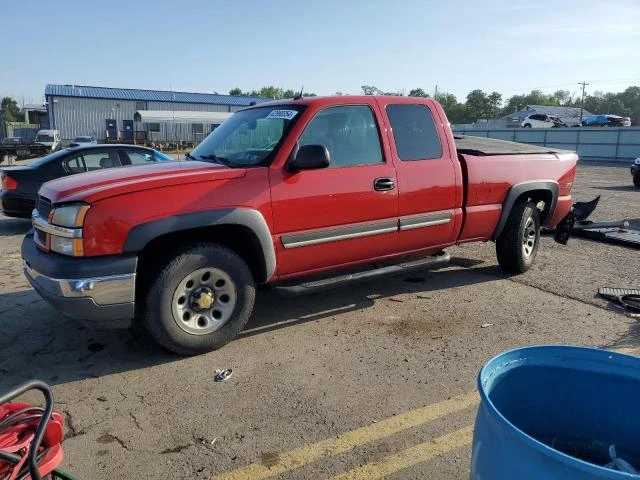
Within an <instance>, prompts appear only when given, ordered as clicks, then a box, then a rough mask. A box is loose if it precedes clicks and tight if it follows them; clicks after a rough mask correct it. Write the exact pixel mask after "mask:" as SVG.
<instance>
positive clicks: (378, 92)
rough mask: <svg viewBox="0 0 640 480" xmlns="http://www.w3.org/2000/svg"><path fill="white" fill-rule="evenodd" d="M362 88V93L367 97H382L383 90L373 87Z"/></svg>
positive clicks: (363, 86) (364, 86)
mask: <svg viewBox="0 0 640 480" xmlns="http://www.w3.org/2000/svg"><path fill="white" fill-rule="evenodd" d="M360 88H362V93H364V94H365V95H382V90H380V89H379V88H378V87H374V86H373V85H362V87H360Z"/></svg>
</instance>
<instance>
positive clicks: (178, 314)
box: [143, 243, 255, 355]
mask: <svg viewBox="0 0 640 480" xmlns="http://www.w3.org/2000/svg"><path fill="white" fill-rule="evenodd" d="M155 278H156V280H155V281H153V283H152V284H151V285H150V287H149V289H148V293H147V295H146V298H145V299H143V301H145V302H146V304H145V308H144V313H143V321H144V324H145V327H146V328H147V330H148V331H149V333H150V334H151V336H152V337H153V338H154V339H155V340H156V341H157V342H158V343H160V344H161V345H162V346H163V347H165V348H167V349H168V350H171V351H172V352H175V353H178V354H181V355H196V354H199V353H204V352H208V351H211V350H215V349H217V348H219V347H221V346H223V345H225V344H226V343H228V342H229V341H231V340H232V339H233V338H234V337H235V336H236V335H238V333H239V332H240V331H241V330H242V328H243V327H244V326H245V324H246V323H247V321H248V320H249V317H250V316H251V312H252V311H253V305H254V302H255V283H254V280H253V277H252V275H251V271H250V270H249V267H248V266H247V265H246V263H245V262H244V261H243V260H242V259H241V258H240V257H239V256H238V255H236V254H235V253H234V252H233V251H231V250H229V249H227V248H225V247H222V246H220V245H214V244H207V243H198V244H194V245H192V246H189V247H186V248H184V249H183V250H181V251H179V252H178V253H177V254H176V255H175V257H173V258H172V259H171V260H169V261H168V262H167V263H166V264H165V265H164V266H163V267H162V268H161V270H160V272H159V274H158V275H157V276H156V277H155Z"/></svg>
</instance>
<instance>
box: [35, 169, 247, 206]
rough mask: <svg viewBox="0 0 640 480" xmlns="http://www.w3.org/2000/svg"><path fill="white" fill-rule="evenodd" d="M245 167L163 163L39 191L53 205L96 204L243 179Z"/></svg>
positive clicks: (67, 180)
mask: <svg viewBox="0 0 640 480" xmlns="http://www.w3.org/2000/svg"><path fill="white" fill-rule="evenodd" d="M246 173H247V170H246V169H244V168H228V167H226V166H224V165H218V164H212V163H207V162H198V161H184V162H160V163H152V164H148V165H136V166H130V167H119V168H109V169H105V170H100V171H95V172H88V173H81V174H77V175H71V176H69V177H64V178H58V179H56V180H52V181H50V182H47V183H45V184H44V185H43V186H42V188H41V189H40V191H39V192H38V193H39V194H40V195H42V196H43V197H46V198H48V199H49V200H50V201H51V202H52V203H54V204H55V203H63V202H80V201H82V202H87V203H93V202H97V201H99V200H102V199H104V198H107V197H114V196H116V195H123V194H127V193H131V192H136V191H141V190H149V189H153V188H160V187H169V186H172V185H180V184H185V183H196V182H210V181H215V180H227V179H233V178H240V177H244V176H245V175H246Z"/></svg>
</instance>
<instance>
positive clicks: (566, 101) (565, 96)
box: [551, 90, 572, 106]
mask: <svg viewBox="0 0 640 480" xmlns="http://www.w3.org/2000/svg"><path fill="white" fill-rule="evenodd" d="M551 96H552V97H553V99H554V100H555V101H556V102H557V103H558V105H562V106H568V105H570V104H571V100H572V98H571V93H570V92H569V90H556V91H555V92H553V94H552V95H551Z"/></svg>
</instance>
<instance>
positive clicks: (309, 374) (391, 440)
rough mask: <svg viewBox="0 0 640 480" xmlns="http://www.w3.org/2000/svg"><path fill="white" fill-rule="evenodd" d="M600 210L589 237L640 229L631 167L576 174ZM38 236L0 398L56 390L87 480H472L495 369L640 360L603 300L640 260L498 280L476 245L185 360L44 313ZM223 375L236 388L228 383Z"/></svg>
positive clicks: (9, 239) (543, 259)
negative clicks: (612, 225)
mask: <svg viewBox="0 0 640 480" xmlns="http://www.w3.org/2000/svg"><path fill="white" fill-rule="evenodd" d="M596 195H602V200H601V202H600V205H599V207H598V209H597V210H596V212H595V213H594V215H593V216H592V219H594V220H620V219H624V218H627V219H630V220H632V221H633V226H634V227H636V228H640V191H638V190H637V189H635V188H634V187H633V186H632V183H631V176H630V175H629V170H628V167H627V165H626V164H623V165H621V166H612V165H607V164H596V163H581V164H580V165H579V168H578V175H577V178H576V182H575V188H574V198H575V199H577V200H590V199H592V198H593V197H595V196H596ZM29 228H30V225H29V222H28V221H22V220H13V219H8V218H5V217H1V216H0V278H1V285H2V289H1V292H0V328H1V331H2V336H1V337H0V351H2V355H1V356H0V375H1V376H0V378H1V379H2V380H1V382H0V387H1V388H0V391H5V390H7V389H8V388H9V387H11V386H15V385H17V384H19V383H21V382H23V381H25V380H27V379H30V378H39V379H42V380H44V381H46V382H48V383H49V384H51V385H52V386H53V390H54V394H55V397H56V405H57V410H59V411H62V412H64V414H65V416H66V420H67V423H66V429H67V438H66V439H65V441H64V443H63V447H64V452H65V460H64V462H63V466H64V469H65V470H68V471H70V472H71V473H73V474H74V475H76V476H77V477H78V478H83V479H110V478H196V479H209V478H212V477H215V476H220V478H224V479H243V478H271V477H274V478H284V479H302V478H397V479H410V478H434V479H436V478H437V479H460V478H467V476H468V471H469V465H470V453H471V448H470V442H471V435H472V429H473V421H474V415H475V408H476V405H477V395H476V394H475V391H476V375H477V372H478V369H479V368H480V367H481V366H482V365H483V364H484V363H486V361H487V360H489V359H490V358H491V357H492V356H494V355H496V354H498V353H500V352H502V351H504V350H506V349H509V348H513V347H518V346H523V345H532V344H548V343H562V344H579V345H591V346H596V347H603V348H612V349H618V350H621V351H626V352H630V353H634V351H635V349H636V348H639V347H640V326H639V324H638V320H637V319H635V318H633V317H631V316H629V315H627V314H625V313H624V312H623V311H622V310H620V309H618V308H617V307H615V306H613V305H611V304H610V303H609V302H607V301H605V300H603V299H601V298H598V297H597V295H596V292H597V290H598V288H599V287H603V286H610V287H620V288H640V273H639V272H640V255H638V251H637V250H631V249H628V248H624V247H620V246H615V245H609V244H604V243H597V242H592V241H586V240H581V239H577V238H573V239H571V240H570V241H569V244H568V245H567V246H562V245H558V244H556V243H554V242H553V239H552V238H551V237H549V236H546V237H545V238H544V239H543V241H542V244H541V247H540V250H539V252H538V258H537V260H536V263H535V265H534V267H533V268H532V269H531V270H530V271H529V272H527V273H526V274H523V275H520V276H514V277H508V276H506V275H504V274H503V273H501V271H500V270H499V268H498V266H497V261H496V259H495V250H494V245H493V244H492V243H486V244H469V245H465V246H461V247H456V248H452V249H451V250H450V251H449V252H450V253H451V255H452V258H453V260H452V262H451V264H450V266H448V267H447V268H444V269H441V270H439V271H437V272H422V273H416V274H413V275H412V276H411V277H408V278H407V277H396V278H388V279H384V280H378V281H374V282H369V283H363V284H358V285H356V286H352V287H349V288H341V289H339V290H335V291H327V292H324V293H319V294H315V295H311V296H308V297H298V298H284V297H279V296H276V295H275V294H273V293H269V292H262V293H261V294H260V295H259V298H258V301H257V309H256V312H255V314H254V317H253V319H252V320H251V321H250V323H249V325H248V326H247V328H246V330H245V331H244V332H243V333H242V334H241V335H240V337H239V338H238V339H236V340H235V341H233V342H232V343H230V344H229V345H227V346H225V347H224V348H222V349H221V350H218V351H216V352H212V353H209V354H207V355H202V356H199V357H193V358H183V357H177V356H175V355H171V354H168V353H166V352H164V351H163V350H161V349H160V348H159V347H157V346H156V345H155V344H154V343H153V342H152V341H151V340H150V339H147V338H146V337H145V335H144V333H141V332H138V331H134V330H125V331H96V330H93V329H91V328H88V327H86V326H84V325H81V324H79V323H77V322H75V321H72V320H68V319H66V318H65V317H63V316H61V315H60V314H58V313H57V312H55V311H54V310H53V309H52V308H51V307H49V306H48V305H47V304H46V303H45V302H44V301H42V300H41V299H40V297H39V296H38V295H37V294H36V293H35V292H34V291H33V290H32V289H31V288H30V287H29V285H28V283H27V282H26V280H25V279H24V277H23V275H22V270H21V259H20V241H21V239H22V235H23V234H24V233H25V232H26V231H27V230H28V229H29ZM224 368H231V369H233V376H232V377H231V378H230V379H229V380H227V381H226V382H224V383H216V382H214V374H215V371H216V370H217V369H224ZM32 400H33V401H37V400H38V399H37V397H36V396H34V397H33V398H32Z"/></svg>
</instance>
